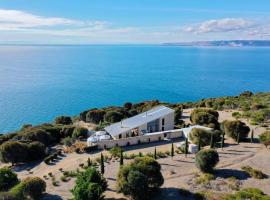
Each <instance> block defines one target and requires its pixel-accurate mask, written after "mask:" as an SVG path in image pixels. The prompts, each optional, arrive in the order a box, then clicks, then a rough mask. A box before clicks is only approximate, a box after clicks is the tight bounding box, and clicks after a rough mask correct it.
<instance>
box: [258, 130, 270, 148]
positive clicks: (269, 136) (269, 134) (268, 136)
mask: <svg viewBox="0 0 270 200" xmlns="http://www.w3.org/2000/svg"><path fill="white" fill-rule="evenodd" d="M259 139H260V142H261V143H262V144H264V145H265V147H266V148H267V147H268V145H270V131H265V132H263V133H262V134H261V135H259Z"/></svg>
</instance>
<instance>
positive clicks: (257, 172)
mask: <svg viewBox="0 0 270 200" xmlns="http://www.w3.org/2000/svg"><path fill="white" fill-rule="evenodd" d="M241 169H242V170H243V171H245V172H246V173H247V174H248V175H249V176H251V177H253V178H256V179H263V178H266V177H267V176H266V174H264V173H263V172H262V171H260V170H257V169H253V168H252V167H250V166H243V167H241Z"/></svg>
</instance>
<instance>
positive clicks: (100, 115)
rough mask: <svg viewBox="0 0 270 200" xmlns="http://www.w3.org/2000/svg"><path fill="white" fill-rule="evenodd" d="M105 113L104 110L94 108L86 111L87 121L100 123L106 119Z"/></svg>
mask: <svg viewBox="0 0 270 200" xmlns="http://www.w3.org/2000/svg"><path fill="white" fill-rule="evenodd" d="M104 115H105V111H104V110H99V109H92V110H90V111H88V112H87V113H86V116H85V121H86V122H91V123H94V124H98V123H100V122H102V121H103V120H104Z"/></svg>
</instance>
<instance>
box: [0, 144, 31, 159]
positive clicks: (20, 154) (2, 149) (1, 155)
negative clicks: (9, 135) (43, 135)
mask: <svg viewBox="0 0 270 200" xmlns="http://www.w3.org/2000/svg"><path fill="white" fill-rule="evenodd" d="M28 155H29V154H28V147H27V145H26V144H23V143H21V142H13V141H8V142H5V143H4V144H2V145H1V146H0V159H1V161H2V162H5V163H8V162H11V163H12V164H14V163H18V162H26V161H27V160H28Z"/></svg>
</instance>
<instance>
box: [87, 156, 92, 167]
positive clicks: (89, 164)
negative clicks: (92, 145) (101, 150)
mask: <svg viewBox="0 0 270 200" xmlns="http://www.w3.org/2000/svg"><path fill="white" fill-rule="evenodd" d="M90 166H92V161H91V160H90V158H87V167H90Z"/></svg>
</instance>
